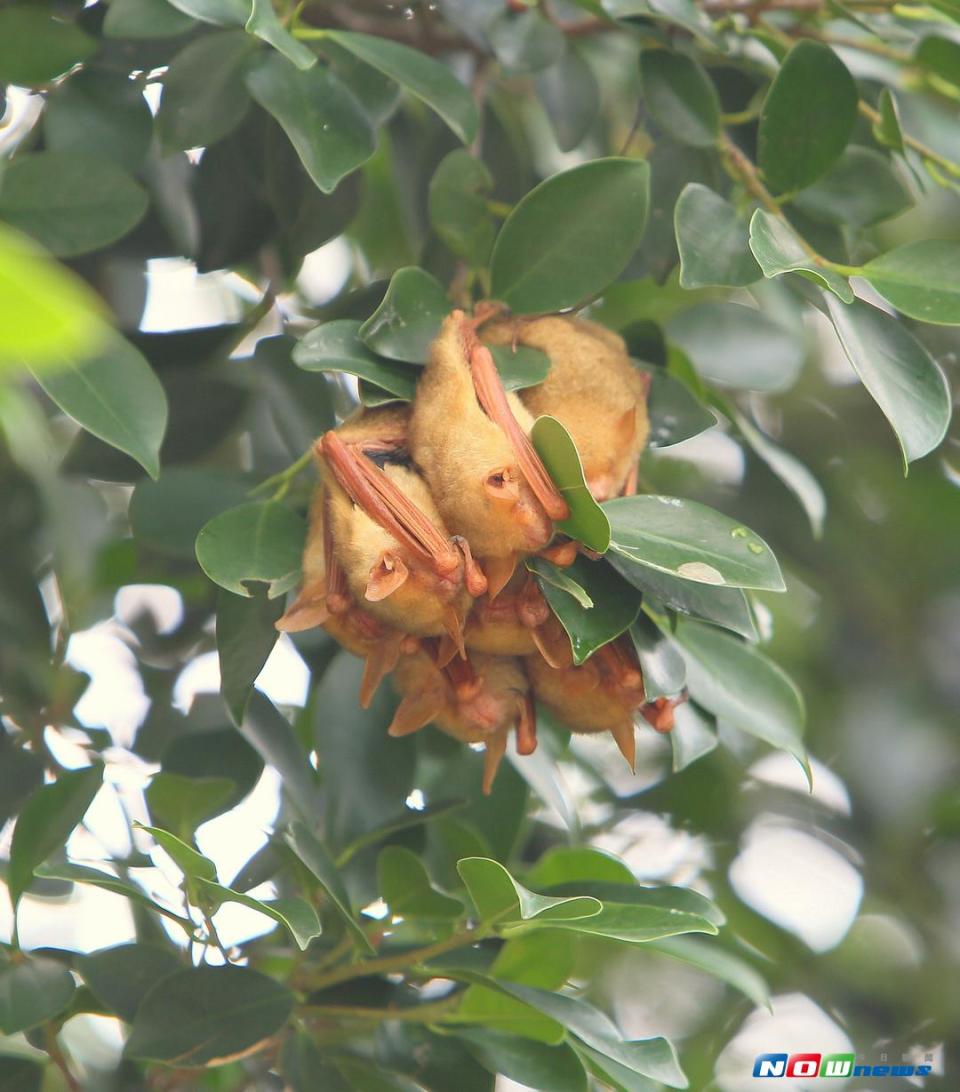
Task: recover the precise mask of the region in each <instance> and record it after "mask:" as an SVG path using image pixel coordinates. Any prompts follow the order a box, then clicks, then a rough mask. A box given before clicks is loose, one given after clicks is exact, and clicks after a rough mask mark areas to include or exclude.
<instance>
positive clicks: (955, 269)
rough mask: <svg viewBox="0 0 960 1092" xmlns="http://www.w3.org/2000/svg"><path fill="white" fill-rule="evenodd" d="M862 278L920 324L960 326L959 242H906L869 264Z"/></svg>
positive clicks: (862, 271) (932, 240)
mask: <svg viewBox="0 0 960 1092" xmlns="http://www.w3.org/2000/svg"><path fill="white" fill-rule="evenodd" d="M860 275H861V276H863V277H866V279H867V280H868V281H869V282H870V284H871V285H873V287H874V288H875V289H876V290H877V291H878V292H879V293H880V295H881V296H883V298H884V299H885V300H887V301H888V302H890V303H892V304H893V306H894V307H896V309H897V310H898V311H902V312H903V313H904V314H905V315H909V316H910V317H911V318H915V319H918V320H919V321H920V322H932V323H942V324H943V325H947V326H957V325H960V242H957V241H955V240H951V239H921V240H918V241H916V242H912V243H904V244H903V245H902V246H898V247H895V248H894V249H893V250H888V251H887V252H886V254H881V255H880V256H879V257H877V258H874V259H873V260H872V261H869V262H867V264H866V265H865V266H863V267H862V269H861V270H860Z"/></svg>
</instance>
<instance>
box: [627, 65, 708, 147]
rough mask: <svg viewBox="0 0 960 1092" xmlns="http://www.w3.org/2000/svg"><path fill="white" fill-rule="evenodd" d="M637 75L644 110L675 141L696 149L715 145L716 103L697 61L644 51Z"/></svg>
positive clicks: (705, 75)
mask: <svg viewBox="0 0 960 1092" xmlns="http://www.w3.org/2000/svg"><path fill="white" fill-rule="evenodd" d="M640 76H641V80H642V85H643V98H644V102H645V104H646V107H647V109H648V110H649V111H650V114H651V116H652V117H653V118H654V120H655V121H657V122H659V123H660V125H661V126H663V128H664V129H665V130H666V132H668V133H669V134H670V135H671V136H672V137H673V138H674V139H675V140H679V141H680V142H681V143H683V144H693V145H695V146H697V147H711V146H713V145H714V144H715V143H716V140H717V136H718V135H719V132H720V100H719V99H718V98H717V92H716V88H715V87H714V86H713V83H712V82H711V80H710V77H709V76H708V75H707V73H706V72H705V71H704V69H703V67H702V66H701V65H700V64H699V62H697V61H696V60H694V58H693V57H690V56H689V55H687V54H686V53H677V52H674V51H672V50H668V49H645V50H644V51H643V53H642V54H641V57H640Z"/></svg>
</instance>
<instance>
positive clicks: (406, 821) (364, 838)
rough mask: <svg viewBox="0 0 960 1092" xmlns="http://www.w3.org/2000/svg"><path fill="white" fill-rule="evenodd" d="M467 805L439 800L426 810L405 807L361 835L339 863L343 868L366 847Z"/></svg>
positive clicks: (454, 801)
mask: <svg viewBox="0 0 960 1092" xmlns="http://www.w3.org/2000/svg"><path fill="white" fill-rule="evenodd" d="M465 804H466V801H465V800H438V801H436V802H434V803H431V804H428V805H427V807H425V808H419V809H417V808H410V807H405V808H404V809H403V811H402V812H400V813H399V814H397V815H395V816H393V817H392V818H390V819H387V820H386V821H384V822H383V823H381V824H380V825H379V826H377V827H374V828H373V830H369V831H367V832H366V833H365V834H361V835H360V837H359V838H355V839H354V840H353V841H352V842H351V843H350V844H349V845H348V846H346V847H345V848H344V849H343V850H342V851H341V852H340V854H339V855H338V857H337V862H338V864H339V865H340V866H341V867H342V866H343V865H344V864H346V862H347V861H349V860H350V859H351V858H352V857H353V856H354V855H355V854H356V853H358V852H359V851H360V850H361V849H364V848H365V847H366V846H371V845H377V844H378V843H379V842H383V841H386V839H387V838H388V837H389V836H390V835H391V834H397V833H399V832H400V831H402V830H411V829H412V828H413V827H419V826H422V825H423V824H424V823H429V822H431V821H432V820H434V819H440V818H442V817H443V816H445V815H449V814H450V812H452V811H459V810H460V809H461V808H463V807H464V805H465Z"/></svg>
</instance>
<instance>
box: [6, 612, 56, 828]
mask: <svg viewBox="0 0 960 1092" xmlns="http://www.w3.org/2000/svg"><path fill="white" fill-rule="evenodd" d="M41 609H42V607H41ZM41 632H43V633H44V634H45V632H46V631H45V630H43V631H41ZM43 767H44V763H43V758H42V756H40V755H38V754H34V753H33V752H32V751H25V750H23V749H22V748H21V747H18V746H17V745H16V744H15V743H13V742H12V741H11V738H10V736H8V735H7V734H6V732H0V826H3V825H4V824H6V822H7V820H8V819H12V818H13V816H15V815H16V814H17V813H18V812H19V811H20V808H21V807H22V806H23V804H24V802H25V801H26V800H27V798H28V797H29V796H31V795H32V794H33V793H34V792H36V791H37V789H39V788H40V787H41V785H43Z"/></svg>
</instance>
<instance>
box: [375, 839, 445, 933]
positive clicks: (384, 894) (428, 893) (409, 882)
mask: <svg viewBox="0 0 960 1092" xmlns="http://www.w3.org/2000/svg"><path fill="white" fill-rule="evenodd" d="M377 889H378V891H379V892H380V897H381V898H382V899H383V900H384V902H386V904H387V905H388V906H389V907H390V912H391V913H392V914H394V915H395V916H397V917H402V918H422V919H424V920H427V921H444V920H447V919H450V918H453V919H456V918H459V917H462V916H463V913H464V906H463V903H462V902H460V900H459V899H454V898H451V897H450V896H449V895H444V894H443V892H441V891H438V890H437V889H436V888H435V887H434V886H433V884H432V883H431V882H430V877H429V875H428V874H427V870H426V868H425V867H424V865H423V862H422V861H421V860H420V858H419V857H418V856H417V855H416V853H414V852H413V851H412V850H409V849H405V848H404V847H403V846H387V848H386V849H384V850H382V851H381V852H380V856H379V857H378V858H377Z"/></svg>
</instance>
